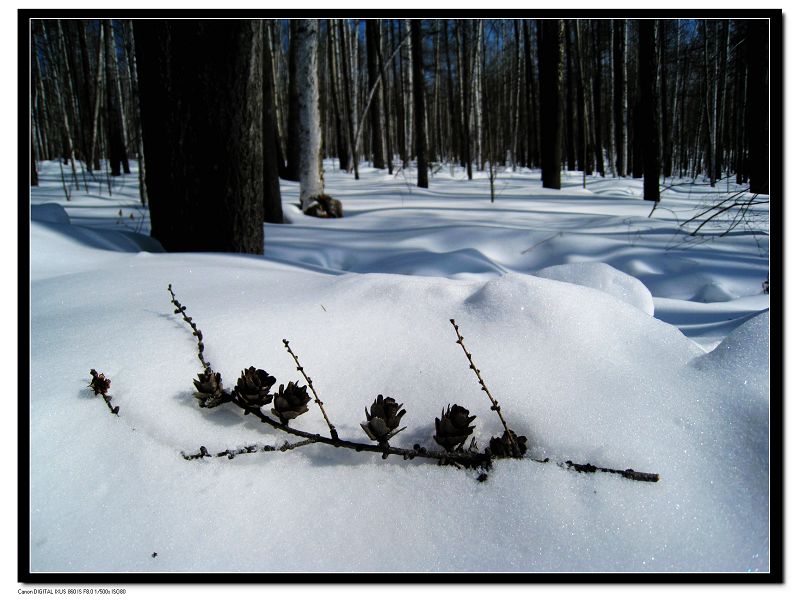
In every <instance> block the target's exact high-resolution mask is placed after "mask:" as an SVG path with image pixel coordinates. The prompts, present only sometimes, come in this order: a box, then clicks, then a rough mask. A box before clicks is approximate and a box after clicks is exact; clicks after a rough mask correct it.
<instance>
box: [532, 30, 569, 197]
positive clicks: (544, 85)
mask: <svg viewBox="0 0 800 601" xmlns="http://www.w3.org/2000/svg"><path fill="white" fill-rule="evenodd" d="M538 33H539V35H538V43H539V87H540V88H541V89H542V90H543V91H546V92H547V93H543V94H542V96H541V102H540V119H539V123H540V124H541V135H542V185H543V186H544V187H545V188H553V189H555V190H560V189H561V145H562V136H563V131H562V121H563V119H562V112H563V108H562V105H563V101H564V92H563V66H562V65H563V57H564V22H563V21H562V20H560V19H558V20H556V19H547V20H541V21H539V23H538Z"/></svg>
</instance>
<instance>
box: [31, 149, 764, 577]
mask: <svg viewBox="0 0 800 601" xmlns="http://www.w3.org/2000/svg"><path fill="white" fill-rule="evenodd" d="M326 169H327V171H326V174H325V177H326V191H327V192H328V193H330V194H331V195H333V196H334V197H336V198H339V199H341V200H342V202H343V204H344V210H345V218H344V219H341V220H319V219H314V218H310V217H306V216H304V215H302V214H300V212H299V210H298V209H297V208H296V206H295V205H294V204H293V203H295V202H296V200H297V194H298V190H297V185H296V184H292V183H290V182H282V192H283V197H284V211H285V214H286V217H287V220H288V221H289V222H290V223H285V224H282V225H270V224H265V226H264V229H265V252H264V256H263V257H256V256H241V255H233V254H202V253H187V254H166V253H163V252H160V246H159V244H158V243H157V242H156V241H154V240H153V239H151V238H149V237H148V236H147V234H148V232H149V216H148V213H147V210H146V209H142V208H141V207H140V205H139V204H138V201H137V190H136V175H135V174H132V175H130V176H127V177H125V178H121V179H120V181H119V182H115V183H114V184H115V188H114V190H113V195H112V196H111V197H109V195H108V190H107V189H103V188H102V186H101V185H100V184H98V183H95V184H92V186H91V188H90V192H89V193H88V194H87V193H86V192H85V191H83V192H80V191H77V190H73V191H72V196H71V200H70V201H67V200H66V199H65V197H64V192H63V189H62V187H61V182H60V175H59V173H60V172H59V167H58V164H57V163H50V164H45V165H42V175H41V177H42V185H41V186H40V187H39V188H38V189H37V188H34V189H32V200H31V204H32V207H31V209H32V210H31V220H32V221H31V248H30V250H31V379H30V399H31V403H30V420H31V421H30V423H31V428H30V435H31V447H30V459H31V473H30V480H31V507H30V512H31V514H30V518H31V522H30V527H31V541H30V542H31V558H30V561H31V564H30V567H31V570H32V571H34V572H38V571H53V570H55V571H91V572H102V571H111V572H118V571H133V572H139V571H203V572H208V571H223V572H224V571H373V570H378V571H394V570H403V571H436V572H441V571H473V572H474V571H534V572H539V571H558V572H561V571H709V570H713V571H747V570H753V571H755V570H759V571H764V570H768V569H769V565H770V558H769V556H768V545H769V538H768V535H769V532H768V523H769V481H768V476H769V473H768V467H769V452H770V447H769V415H770V414H769V310H768V308H769V296H768V295H764V294H762V293H761V282H763V281H764V280H765V279H766V278H767V274H768V269H769V256H768V238H767V237H766V236H765V235H763V233H764V232H768V231H769V229H768V228H769V225H768V214H767V213H766V212H763V213H754V214H753V215H752V216H751V222H750V223H749V224H748V225H747V227H744V226H741V227H740V228H739V229H737V230H736V231H735V232H734V233H732V234H730V235H727V236H725V237H722V238H713V239H712V238H708V237H707V238H702V239H698V238H689V237H687V236H685V234H684V233H683V232H682V231H681V230H680V229H679V227H678V224H679V222H680V221H683V220H684V219H687V218H689V217H690V216H691V215H693V214H695V213H696V212H699V211H700V210H702V208H703V207H705V206H708V204H709V203H711V202H713V201H714V200H715V199H719V198H720V196H719V195H720V194H724V193H725V184H724V183H721V184H719V187H720V189H719V190H718V191H712V190H711V189H710V188H709V187H708V186H707V185H705V186H704V185H701V184H695V185H692V184H690V183H689V182H686V183H681V184H675V185H673V187H672V188H671V189H670V190H668V191H666V192H665V193H664V196H663V200H662V203H661V205H660V206H659V208H658V209H657V210H656V211H655V213H654V215H653V217H652V218H648V214H649V213H650V210H651V208H652V204H651V203H646V202H644V201H641V200H639V198H640V196H641V181H640V180H639V181H636V180H629V179H626V180H619V179H613V178H606V179H605V180H603V179H601V178H590V179H589V181H588V183H587V189H583V188H582V187H581V178H580V175H579V174H574V175H572V174H570V175H566V176H565V180H564V181H565V185H564V189H562V190H561V191H551V190H548V191H545V190H543V189H542V187H541V182H540V181H539V176H538V173H531V172H527V171H524V172H520V173H511V172H510V171H509V172H506V173H502V174H501V175H500V177H499V179H498V182H497V190H498V196H497V199H496V201H495V202H494V203H493V204H492V203H490V202H489V186H488V181H487V180H486V177H485V174H483V173H478V174H477V175H476V179H475V180H474V181H472V182H468V181H467V180H466V178H465V176H464V174H463V172H461V171H459V170H455V171H454V172H453V173H452V174H451V172H450V171H449V169H447V168H445V169H444V170H443V171H440V172H439V173H437V174H436V175H435V176H434V177H433V178H432V179H431V187H430V189H429V190H420V189H417V188H416V187H415V186H414V183H415V181H416V177H415V174H414V172H413V171H406V172H405V173H402V172H401V173H400V174H398V175H395V176H388V175H386V174H385V172H377V171H375V170H373V169H371V168H369V167H368V166H366V165H365V166H364V167H362V170H361V176H362V179H361V180H359V181H354V180H353V179H352V176H349V175H347V174H344V173H341V172H339V171H337V170H336V169H335V165H334V163H332V162H326ZM731 189H733V186H732V185H731ZM724 226H725V224H718V226H717V227H721V228H723V229H724ZM718 231H722V230H718ZM169 283H172V285H173V288H174V290H175V293H176V295H177V297H178V298H179V299H180V301H181V302H182V303H183V304H185V305H186V306H187V308H188V313H189V315H191V316H192V317H193V319H194V320H195V321H196V322H197V324H198V326H199V328H200V329H201V330H202V332H203V334H204V342H205V344H206V351H205V356H206V359H208V360H209V361H210V362H211V363H212V365H213V367H214V369H215V370H218V371H220V372H221V373H222V377H223V384H224V385H225V386H226V387H232V386H233V385H234V384H235V382H236V379H237V377H238V376H239V373H240V371H241V370H242V369H243V368H246V367H248V366H250V365H254V366H256V367H259V368H263V369H266V370H267V371H268V372H269V373H271V374H273V375H275V376H276V377H277V378H278V382H279V383H281V382H283V383H285V382H287V381H289V380H290V379H297V378H299V377H300V374H299V373H298V372H297V371H296V369H295V366H294V363H293V362H292V359H291V357H290V356H289V355H288V354H287V353H286V352H285V350H284V348H283V345H282V343H281V340H282V339H283V338H287V339H289V341H290V342H291V345H292V349H293V350H294V351H295V352H296V353H297V354H298V355H299V357H300V361H301V363H302V365H303V366H304V367H305V369H306V370H307V372H308V373H309V375H310V376H311V377H312V379H313V380H314V386H315V388H316V389H317V391H318V392H319V394H320V396H321V398H322V399H323V400H324V401H325V408H326V411H327V413H328V415H329V416H330V418H331V420H332V421H333V422H334V423H335V424H336V427H337V429H338V432H339V435H340V436H341V437H343V438H347V439H351V440H358V441H361V442H367V439H366V436H365V435H364V433H363V431H362V430H361V428H360V426H359V422H360V421H362V420H363V418H364V406H365V405H369V404H370V403H371V402H372V400H373V399H374V398H375V397H376V396H377V395H378V394H383V395H384V396H386V395H389V396H392V397H394V398H395V399H397V401H398V402H400V403H403V404H404V407H405V408H406V409H407V411H408V414H407V415H406V416H405V417H404V418H403V425H406V426H408V428H407V429H406V430H405V431H403V432H401V433H400V434H399V435H397V437H395V438H394V439H393V440H392V442H393V443H395V444H396V446H409V447H410V446H411V445H413V444H414V443H419V444H421V445H423V446H427V447H429V448H435V447H436V443H435V442H434V441H433V433H434V418H435V417H438V416H439V414H440V412H441V410H442V407H445V406H447V404H453V403H458V404H459V405H463V406H466V407H468V408H469V409H470V410H471V412H472V413H473V414H475V415H477V420H476V421H475V422H474V424H475V425H476V426H477V427H476V430H475V432H474V435H475V436H476V439H477V441H478V442H479V444H480V446H481V448H483V447H484V446H485V445H486V444H488V440H489V437H491V436H497V435H499V434H500V433H501V431H502V430H501V425H500V423H499V420H498V419H497V416H496V415H495V413H494V412H492V411H491V410H490V409H489V401H488V399H487V398H486V397H485V395H484V394H483V392H482V391H481V389H480V386H479V384H478V382H477V380H476V378H475V374H474V373H473V372H472V371H470V370H469V366H468V364H467V362H466V359H465V357H464V355H463V352H462V350H461V349H460V348H459V347H458V346H457V345H456V344H455V340H456V335H455V332H454V331H453V329H452V327H451V325H450V323H449V319H450V318H455V319H456V321H457V322H458V324H459V326H460V328H461V333H462V335H463V336H464V338H465V343H466V345H467V347H468V348H469V350H470V352H471V353H472V355H473V359H474V360H475V362H476V363H477V365H478V367H479V368H480V369H481V373H482V375H483V377H484V378H485V380H486V383H487V385H488V387H489V389H490V390H491V392H492V394H493V395H494V396H495V397H496V398H497V399H498V400H499V402H500V404H501V406H502V408H503V413H504V415H505V417H506V419H507V420H508V421H509V423H510V425H511V427H512V428H513V429H514V430H515V431H516V432H517V433H518V434H524V435H525V436H527V437H528V440H529V444H530V447H529V451H528V457H529V458H534V457H536V458H541V457H549V458H550V459H551V461H550V463H547V464H542V463H537V462H534V461H532V460H530V459H524V460H520V461H513V460H504V461H501V460H498V461H496V462H495V465H494V467H493V469H492V470H491V471H490V472H489V477H488V480H487V481H486V482H483V483H481V482H478V481H477V480H476V476H477V474H476V472H475V471H473V470H464V469H461V470H458V469H453V468H443V467H439V466H437V465H435V463H432V462H430V461H426V460H419V459H415V460H413V461H403V460H402V459H401V458H396V457H391V458H389V459H387V460H385V461H384V460H381V458H380V455H378V454H372V453H353V452H350V451H342V450H337V449H334V448H331V447H327V446H322V445H311V446H306V447H303V448H300V449H296V450H293V451H289V452H286V453H277V452H276V453H260V454H252V455H242V456H238V457H236V458H235V459H233V460H228V459H225V458H213V459H203V460H200V461H186V460H184V459H183V458H182V457H181V452H182V451H185V452H187V453H194V452H197V451H198V449H199V447H200V445H205V446H206V447H207V448H208V450H209V451H210V452H212V453H213V452H216V451H220V450H223V449H226V448H235V447H237V446H242V445H245V444H254V443H260V444H272V445H279V444H281V443H282V442H283V441H284V440H287V439H291V438H292V437H291V436H288V435H284V434H283V433H280V432H276V431H274V430H271V429H270V428H269V427H267V426H262V425H261V424H260V423H258V422H257V421H255V420H253V419H252V417H249V416H248V417H249V419H248V418H244V417H243V416H242V415H241V412H239V411H235V410H234V408H233V407H232V406H231V405H223V406H221V407H219V408H216V409H213V410H206V409H201V408H199V407H198V405H197V402H196V400H195V399H194V398H193V397H192V392H193V386H192V378H193V377H195V376H196V374H197V372H198V371H199V368H200V365H199V362H198V361H197V358H196V342H195V339H194V338H193V337H192V335H191V331H190V330H189V328H188V327H187V326H186V324H185V323H184V322H183V321H182V320H181V319H180V316H177V315H175V314H174V313H173V307H172V305H171V304H170V298H169V294H168V292H167V284H169ZM653 314H654V315H655V317H653ZM91 368H95V369H97V370H98V371H101V372H103V373H105V375H106V376H108V377H109V378H110V379H111V381H112V384H111V390H110V393H111V394H112V395H113V397H114V398H113V403H114V404H115V405H119V406H120V413H119V417H115V416H113V415H111V414H110V413H109V411H108V409H107V407H106V406H105V404H104V403H103V401H102V400H101V399H100V397H94V396H93V395H92V393H91V391H90V390H89V389H88V388H87V384H88V382H89V380H90V376H89V370H90V369H91ZM294 424H295V425H296V426H297V427H298V428H300V429H304V430H307V431H311V432H319V433H323V434H327V427H326V425H325V423H324V421H323V419H322V416H321V414H320V412H319V411H318V408H317V407H315V406H313V403H312V406H311V407H310V410H309V412H308V413H307V414H305V415H303V416H301V417H300V418H298V420H296V421H295V422H294ZM290 441H291V440H290ZM566 460H572V461H574V462H578V463H584V462H591V463H593V464H595V465H600V466H606V467H613V468H621V469H625V468H634V469H636V470H640V471H648V472H658V473H659V474H660V475H661V481H660V482H658V483H655V484H652V483H644V482H633V481H629V480H625V479H623V478H621V477H620V476H617V475H613V474H602V473H596V474H579V473H576V472H573V471H568V470H565V469H561V468H559V467H558V466H557V465H555V462H557V461H566ZM153 553H157V554H158V555H157V557H153V556H152V555H153Z"/></svg>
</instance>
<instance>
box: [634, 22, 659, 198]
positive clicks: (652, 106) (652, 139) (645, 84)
mask: <svg viewBox="0 0 800 601" xmlns="http://www.w3.org/2000/svg"><path fill="white" fill-rule="evenodd" d="M656 73H658V60H657V58H656V44H655V25H654V21H653V20H652V19H642V20H640V21H639V94H640V101H639V116H640V125H639V130H640V131H641V135H642V164H643V172H644V199H645V200H652V201H654V202H658V201H659V187H658V173H659V167H660V160H659V140H658V138H659V136H658V110H657V105H656V92H655V87H656V85H655V84H656Z"/></svg>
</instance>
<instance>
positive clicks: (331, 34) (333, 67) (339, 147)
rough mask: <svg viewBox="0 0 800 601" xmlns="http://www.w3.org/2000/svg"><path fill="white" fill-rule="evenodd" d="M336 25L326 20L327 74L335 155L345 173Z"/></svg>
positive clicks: (346, 151)
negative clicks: (334, 137)
mask: <svg viewBox="0 0 800 601" xmlns="http://www.w3.org/2000/svg"><path fill="white" fill-rule="evenodd" d="M336 40H337V35H336V24H335V21H334V20H333V19H329V20H328V72H329V73H330V79H331V100H332V101H333V120H334V127H335V130H336V155H337V156H338V157H339V169H342V170H343V171H347V169H348V167H349V165H350V142H349V141H348V138H347V127H346V126H345V124H344V119H343V118H342V110H341V100H343V98H342V97H343V94H342V91H341V83H340V82H341V77H340V69H339V61H338V60H336V59H337V55H338V50H337V49H336Z"/></svg>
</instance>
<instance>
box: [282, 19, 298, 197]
mask: <svg viewBox="0 0 800 601" xmlns="http://www.w3.org/2000/svg"><path fill="white" fill-rule="evenodd" d="M296 28H297V19H293V20H291V21H289V31H290V33H289V108H288V111H287V115H288V117H287V119H288V128H287V133H286V167H285V170H284V172H283V173H281V174H280V176H281V178H283V179H288V180H289V181H292V182H297V181H300V174H299V173H298V168H299V165H300V147H299V145H298V143H297V142H298V140H297V130H298V128H299V127H300V109H299V103H300V90H299V89H298V87H297V77H296V76H295V74H296V73H297V34H296V31H295V30H296Z"/></svg>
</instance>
